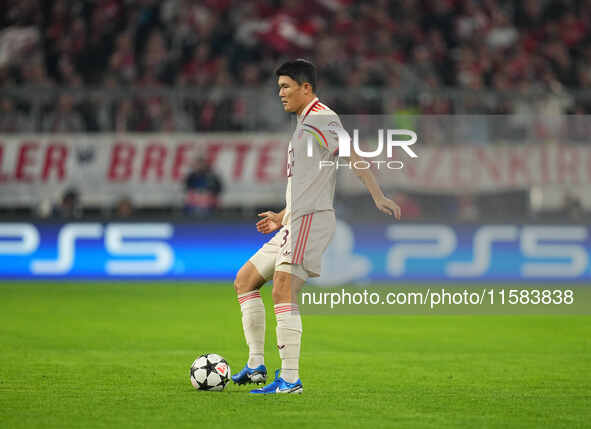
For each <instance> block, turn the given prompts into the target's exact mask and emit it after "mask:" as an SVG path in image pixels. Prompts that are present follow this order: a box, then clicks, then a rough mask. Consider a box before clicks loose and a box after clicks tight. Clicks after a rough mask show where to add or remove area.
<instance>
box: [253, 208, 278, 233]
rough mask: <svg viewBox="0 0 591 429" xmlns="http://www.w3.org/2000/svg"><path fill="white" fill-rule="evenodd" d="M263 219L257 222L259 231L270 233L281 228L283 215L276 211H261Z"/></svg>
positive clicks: (260, 215)
mask: <svg viewBox="0 0 591 429" xmlns="http://www.w3.org/2000/svg"><path fill="white" fill-rule="evenodd" d="M259 217H262V219H261V220H259V221H258V222H257V231H258V232H260V233H262V234H269V233H271V232H273V231H277V230H278V229H280V228H281V221H282V219H281V216H280V215H279V213H275V212H263V213H259Z"/></svg>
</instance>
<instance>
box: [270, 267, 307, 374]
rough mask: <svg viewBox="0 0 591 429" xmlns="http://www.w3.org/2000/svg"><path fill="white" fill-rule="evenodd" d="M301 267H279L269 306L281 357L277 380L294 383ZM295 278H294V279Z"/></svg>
mask: <svg viewBox="0 0 591 429" xmlns="http://www.w3.org/2000/svg"><path fill="white" fill-rule="evenodd" d="M300 270H301V271H304V270H303V268H302V266H301V265H291V264H281V265H279V266H278V267H277V270H276V271H275V275H274V277H273V303H274V304H275V306H274V308H275V318H276V320H277V328H276V333H277V348H278V349H279V356H280V357H281V378H283V379H284V380H285V381H287V382H288V383H295V382H296V381H297V380H298V379H299V378H300V377H299V363H300V344H301V341H302V317H301V315H300V310H299V307H298V294H299V291H300V290H301V288H302V286H303V285H304V282H305V281H306V280H305V279H306V278H307V275H306V273H305V272H300ZM296 273H297V274H299V276H298V275H296Z"/></svg>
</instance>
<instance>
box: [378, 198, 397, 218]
mask: <svg viewBox="0 0 591 429" xmlns="http://www.w3.org/2000/svg"><path fill="white" fill-rule="evenodd" d="M376 207H377V208H378V210H379V211H381V212H382V213H386V214H387V215H394V217H395V218H396V219H398V220H400V216H401V212H402V210H400V206H399V205H398V204H396V203H395V202H394V201H392V200H391V199H390V198H386V197H382V198H379V199H378V200H376Z"/></svg>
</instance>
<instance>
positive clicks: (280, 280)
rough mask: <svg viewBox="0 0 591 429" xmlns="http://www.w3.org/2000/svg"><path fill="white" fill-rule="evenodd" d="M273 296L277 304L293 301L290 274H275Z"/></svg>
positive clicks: (279, 272)
mask: <svg viewBox="0 0 591 429" xmlns="http://www.w3.org/2000/svg"><path fill="white" fill-rule="evenodd" d="M271 296H272V298H273V302H274V303H275V304H281V303H283V302H291V301H292V296H291V284H290V276H289V275H288V274H286V273H283V272H281V271H278V272H276V273H275V277H274V278H273V291H272V292H271Z"/></svg>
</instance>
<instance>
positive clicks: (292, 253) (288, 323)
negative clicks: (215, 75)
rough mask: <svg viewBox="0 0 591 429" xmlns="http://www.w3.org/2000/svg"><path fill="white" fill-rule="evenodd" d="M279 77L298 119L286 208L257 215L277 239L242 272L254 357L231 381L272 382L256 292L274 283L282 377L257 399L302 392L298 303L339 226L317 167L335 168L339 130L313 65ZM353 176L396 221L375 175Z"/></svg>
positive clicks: (331, 187) (330, 175) (302, 64)
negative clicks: (320, 93) (318, 88)
mask: <svg viewBox="0 0 591 429" xmlns="http://www.w3.org/2000/svg"><path fill="white" fill-rule="evenodd" d="M275 74H276V76H277V79H278V80H277V83H278V85H279V97H280V99H281V103H282V104H283V108H284V110H285V111H286V112H290V113H296V114H297V126H296V128H295V131H294V133H293V135H292V137H291V140H290V142H289V146H288V162H287V178H288V179H287V190H286V195H285V208H284V209H283V210H282V211H281V212H279V213H274V212H271V211H268V212H264V213H260V214H259V216H260V217H261V218H262V219H261V220H259V221H258V222H257V224H256V227H257V230H258V231H259V232H261V233H263V234H269V233H272V232H275V231H278V232H277V233H276V234H275V235H274V236H273V238H271V240H269V241H268V242H267V243H265V244H264V245H263V246H262V247H261V248H260V249H259V251H258V252H256V253H255V254H254V256H252V257H251V258H250V260H249V261H247V262H246V263H245V264H244V265H243V266H242V268H241V269H240V271H238V274H237V275H236V279H235V281H234V287H235V289H236V293H237V295H238V302H239V303H240V308H241V310H242V326H243V328H244V336H245V338H246V343H247V344H248V347H249V357H248V362H247V363H246V365H245V366H244V368H243V369H242V371H240V372H239V373H238V374H235V375H233V376H232V380H233V381H234V382H235V383H238V384H245V383H257V384H259V383H264V382H265V381H266V379H267V369H266V367H265V362H264V345H265V307H264V305H263V301H262V299H261V294H260V292H259V289H260V288H261V287H262V286H263V284H265V282H266V281H268V280H270V279H271V278H272V279H273V291H272V297H273V302H274V304H275V307H274V308H275V316H276V320H277V329H276V333H277V347H278V349H279V356H280V357H281V370H277V371H276V372H275V380H274V381H273V382H272V383H270V384H269V385H267V386H265V387H263V388H260V389H255V390H252V391H251V393H255V394H274V393H302V391H303V386H302V382H301V381H300V377H299V358H300V344H301V337H302V319H301V317H300V313H299V309H298V304H297V302H298V301H297V296H298V292H299V290H300V289H301V287H302V285H303V284H304V282H305V281H306V280H307V279H308V278H309V277H318V276H319V275H320V268H321V259H322V254H323V253H324V251H325V250H326V247H327V246H328V244H329V242H330V240H331V239H332V236H333V234H334V231H335V226H336V221H335V215H334V209H333V197H334V191H335V182H336V169H335V168H334V167H332V168H330V167H325V168H320V164H321V163H320V161H336V160H337V158H338V149H339V148H338V137H337V134H336V133H334V132H330V131H326V130H327V129H328V128H329V127H335V126H336V127H342V125H341V121H340V119H339V117H338V115H337V114H336V113H335V112H333V111H332V110H331V109H330V108H329V107H328V106H326V105H325V104H323V103H321V102H320V101H319V100H318V98H317V97H316V94H315V91H316V69H315V67H314V65H313V64H312V63H311V62H309V61H306V60H302V59H298V60H295V61H289V62H286V63H284V64H283V65H281V67H279V69H277V71H276V72H275ZM309 138H311V139H312V141H313V142H314V146H313V147H312V149H313V150H312V151H309V150H308V147H307V143H308V139H309ZM353 152H354V151H353ZM358 160H360V158H359V157H358V156H357V155H355V154H352V155H351V162H352V164H354V163H355V162H356V161H358ZM328 164H329V163H328V162H327V163H325V164H323V165H328ZM354 171H355V173H356V174H357V175H358V176H359V177H360V179H361V180H362V182H363V183H364V184H365V186H366V187H367V189H368V191H369V193H370V194H371V196H372V197H373V200H374V202H375V204H376V207H377V208H378V209H379V210H381V211H382V212H384V213H386V214H388V215H394V216H395V217H396V218H397V219H399V218H400V207H399V206H398V205H397V204H396V203H394V201H392V200H390V199H388V198H386V197H385V196H384V194H383V193H382V191H381V189H380V187H379V185H378V184H377V182H376V179H375V177H374V175H373V173H372V172H371V171H370V170H369V169H366V170H361V169H355V170H354Z"/></svg>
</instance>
